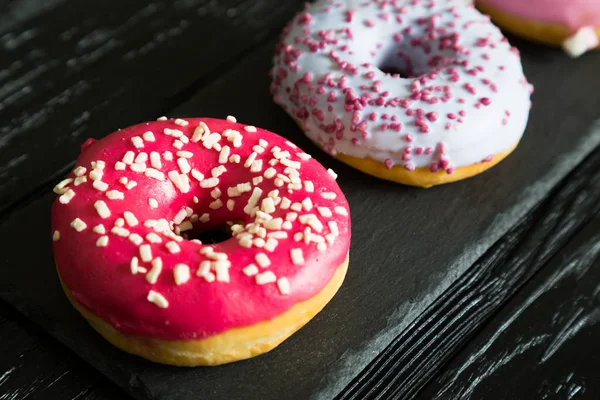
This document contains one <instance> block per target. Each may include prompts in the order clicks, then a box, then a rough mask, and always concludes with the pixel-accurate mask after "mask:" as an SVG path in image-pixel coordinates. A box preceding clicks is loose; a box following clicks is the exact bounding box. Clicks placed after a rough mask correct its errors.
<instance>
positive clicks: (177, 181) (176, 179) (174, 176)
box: [167, 170, 183, 192]
mask: <svg viewBox="0 0 600 400" xmlns="http://www.w3.org/2000/svg"><path fill="white" fill-rule="evenodd" d="M167 175H168V176H169V179H170V180H171V182H173V185H175V187H176V188H177V189H179V191H181V192H183V190H182V187H183V182H182V181H181V175H179V173H178V172H177V171H175V170H173V171H169V173H168V174H167Z"/></svg>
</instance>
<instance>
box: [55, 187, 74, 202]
mask: <svg viewBox="0 0 600 400" xmlns="http://www.w3.org/2000/svg"><path fill="white" fill-rule="evenodd" d="M73 197H75V192H74V191H73V190H72V189H69V190H67V191H66V192H65V193H64V194H63V195H62V196H60V197H59V198H58V201H60V202H61V204H68V203H69V202H70V201H71V199H72V198H73Z"/></svg>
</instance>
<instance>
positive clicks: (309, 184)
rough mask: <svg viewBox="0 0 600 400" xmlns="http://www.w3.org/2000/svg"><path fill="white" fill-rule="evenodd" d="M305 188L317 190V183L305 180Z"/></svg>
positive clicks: (309, 190)
mask: <svg viewBox="0 0 600 400" xmlns="http://www.w3.org/2000/svg"><path fill="white" fill-rule="evenodd" d="M304 190H306V191H307V192H309V193H312V192H314V191H315V185H314V184H313V183H312V181H304Z"/></svg>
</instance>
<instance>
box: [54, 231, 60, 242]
mask: <svg viewBox="0 0 600 400" xmlns="http://www.w3.org/2000/svg"><path fill="white" fill-rule="evenodd" d="M52 240H53V241H55V242H58V241H59V240H60V231H58V230H56V231H54V233H53V234H52Z"/></svg>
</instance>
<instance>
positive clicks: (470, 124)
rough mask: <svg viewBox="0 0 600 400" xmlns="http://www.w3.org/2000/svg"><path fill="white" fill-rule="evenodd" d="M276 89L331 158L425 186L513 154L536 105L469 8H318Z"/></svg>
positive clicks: (484, 20) (370, 1) (397, 0)
mask: <svg viewBox="0 0 600 400" xmlns="http://www.w3.org/2000/svg"><path fill="white" fill-rule="evenodd" d="M398 73H400V74H401V75H399V74H398ZM272 78H273V82H272V85H271V92H272V94H273V97H274V99H275V102H276V103H277V104H279V105H280V106H281V107H283V109H284V110H285V111H286V112H287V113H289V114H290V115H291V116H292V117H293V118H294V119H295V120H296V121H298V123H299V124H300V125H301V127H302V129H303V130H304V132H305V134H306V135H307V136H308V137H309V138H310V139H312V140H313V141H314V142H316V143H318V144H319V145H320V146H321V147H322V148H324V149H325V150H326V151H328V152H329V153H331V154H332V155H334V156H336V157H337V158H339V159H340V160H342V161H344V162H346V163H348V164H350V165H352V166H354V167H355V168H358V169H360V170H362V171H364V172H367V173H369V174H372V175H375V176H378V177H380V178H384V179H389V180H393V181H397V182H401V183H405V184H410V185H416V186H424V187H428V186H432V185H437V184H440V183H446V182H452V181H455V180H458V179H463V178H466V177H469V176H472V175H475V174H477V173H479V172H481V171H483V170H485V169H487V168H489V167H490V166H492V165H494V164H495V163H497V162H498V161H500V160H501V159H502V158H503V157H505V156H506V155H508V153H510V152H511V151H512V150H513V149H514V148H515V147H516V145H517V143H518V142H519V140H520V139H521V137H522V135H523V132H524V130H525V126H526V124H527V120H528V116H529V109H530V104H531V103H530V93H531V89H532V88H531V86H530V85H529V84H528V83H527V80H526V79H525V76H524V74H523V68H522V65H521V61H520V57H519V53H518V51H517V49H515V48H513V47H511V46H510V44H509V43H508V41H507V40H506V38H505V37H504V36H503V35H502V33H501V32H500V30H499V29H498V28H497V27H495V26H494V25H493V24H492V23H491V22H490V21H489V18H488V17H486V16H484V15H482V14H481V13H479V12H478V11H477V10H476V9H474V8H473V6H471V5H468V4H466V2H465V1H464V0H413V1H408V0H389V1H374V0H365V1H356V2H349V1H339V0H318V1H316V2H314V3H312V4H309V5H307V6H306V8H305V10H304V12H301V13H300V14H298V15H297V16H296V17H295V18H294V19H293V20H292V21H291V22H290V23H289V24H288V26H287V27H286V28H285V30H284V32H283V35H282V40H281V43H280V44H279V45H278V46H277V48H276V52H275V58H274V67H273V70H272Z"/></svg>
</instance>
